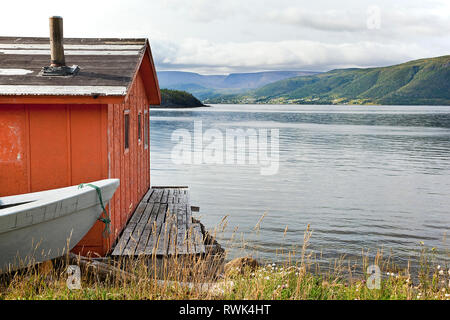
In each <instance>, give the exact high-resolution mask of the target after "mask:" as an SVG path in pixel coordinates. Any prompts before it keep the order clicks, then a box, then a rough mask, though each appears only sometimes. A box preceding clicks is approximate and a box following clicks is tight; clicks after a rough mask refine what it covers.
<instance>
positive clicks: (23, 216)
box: [0, 179, 119, 273]
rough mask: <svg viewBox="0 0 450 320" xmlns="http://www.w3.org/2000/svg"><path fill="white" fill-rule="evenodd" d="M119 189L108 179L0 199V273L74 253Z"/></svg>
mask: <svg viewBox="0 0 450 320" xmlns="http://www.w3.org/2000/svg"><path fill="white" fill-rule="evenodd" d="M92 185H93V186H96V187H98V190H99V191H100V192H101V195H102V200H103V204H104V205H105V206H106V204H107V203H108V201H109V200H110V199H111V198H112V196H113V195H114V192H115V191H116V189H117V187H118V186H119V180H118V179H107V180H100V181H96V182H92V183H91V184H90V185H89V184H84V185H83V186H82V187H81V186H73V187H67V188H61V189H54V190H48V191H41V192H35V193H28V194H21V195H16V196H10V197H2V198H0V273H4V272H8V271H13V270H17V269H20V268H22V267H27V266H30V265H33V264H35V263H39V262H43V261H47V260H51V259H54V258H57V257H60V256H62V255H64V254H65V253H67V252H68V250H71V249H73V247H75V245H76V244H77V243H78V242H79V241H80V240H81V239H82V238H83V237H84V236H85V235H86V233H87V232H88V231H89V230H90V229H91V228H92V226H93V225H94V223H95V222H96V221H97V220H98V219H99V218H100V217H102V216H104V214H102V212H103V209H102V205H101V201H100V198H99V195H98V193H97V189H96V188H94V187H92Z"/></svg>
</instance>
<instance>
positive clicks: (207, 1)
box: [0, 0, 450, 74]
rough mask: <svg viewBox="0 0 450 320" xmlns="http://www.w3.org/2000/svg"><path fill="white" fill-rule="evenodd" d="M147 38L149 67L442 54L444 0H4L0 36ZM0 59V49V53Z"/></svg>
mask: <svg viewBox="0 0 450 320" xmlns="http://www.w3.org/2000/svg"><path fill="white" fill-rule="evenodd" d="M51 15H61V16H63V18H64V32H65V36H67V37H148V38H150V43H151V46H152V51H153V56H154V58H155V62H156V65H157V69H158V70H183V71H193V72H200V73H204V74H226V73H230V72H254V71H264V70H310V71H326V70H330V69H334V68H344V67H369V66H385V65H391V64H396V63H401V62H405V61H408V60H412V59H418V58H424V57H433V56H440V55H446V54H450V1H448V0H430V1H426V0H420V1H419V0H397V1H390V0H389V1H388V0H386V1H384V0H372V1H367V0H341V1H335V0H314V1H310V0H308V1H302V0H264V1H261V0H245V1H244V0H151V1H148V0H128V1H117V0H107V1H94V0H89V1H85V0H77V1H51V0H39V1H21V0H14V1H7V2H5V3H2V12H1V18H0V35H4V36H48V17H49V16H51ZM0 58H1V57H0Z"/></svg>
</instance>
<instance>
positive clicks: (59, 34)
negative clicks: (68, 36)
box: [50, 16, 66, 67]
mask: <svg viewBox="0 0 450 320" xmlns="http://www.w3.org/2000/svg"><path fill="white" fill-rule="evenodd" d="M63 40H64V36H63V19H62V17H57V16H54V17H50V52H51V64H50V65H51V66H52V67H63V66H65V65H66V61H65V59H64V45H63Z"/></svg>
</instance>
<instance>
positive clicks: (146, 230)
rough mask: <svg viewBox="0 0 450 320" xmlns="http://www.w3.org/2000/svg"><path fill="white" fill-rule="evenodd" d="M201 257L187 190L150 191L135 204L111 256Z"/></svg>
mask: <svg viewBox="0 0 450 320" xmlns="http://www.w3.org/2000/svg"><path fill="white" fill-rule="evenodd" d="M204 253H205V244H204V239H203V234H202V230H201V226H200V224H199V223H193V221H192V210H191V204H190V199H189V189H188V188H187V187H152V188H150V189H149V191H148V192H147V193H146V195H145V196H144V197H143V198H142V200H141V202H140V203H139V205H138V207H137V208H136V211H135V212H134V213H133V215H132V217H131V219H130V220H129V222H128V224H127V225H126V227H125V229H124V231H123V233H122V235H121V236H120V238H119V240H118V241H117V244H116V246H115V247H114V249H113V252H112V256H141V255H149V256H151V255H156V256H160V257H164V256H171V255H199V254H204Z"/></svg>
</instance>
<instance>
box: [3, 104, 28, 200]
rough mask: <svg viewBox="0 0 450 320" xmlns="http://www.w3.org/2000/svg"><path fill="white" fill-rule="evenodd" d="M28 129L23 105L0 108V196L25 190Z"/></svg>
mask: <svg viewBox="0 0 450 320" xmlns="http://www.w3.org/2000/svg"><path fill="white" fill-rule="evenodd" d="M28 130H29V128H28V113H27V109H26V107H25V106H24V105H3V106H2V107H1V108H0V196H8V195H13V194H20V193H26V192H28V191H29V185H28V184H29V183H28V182H29V170H28V158H29V153H28V137H29V133H28Z"/></svg>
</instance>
